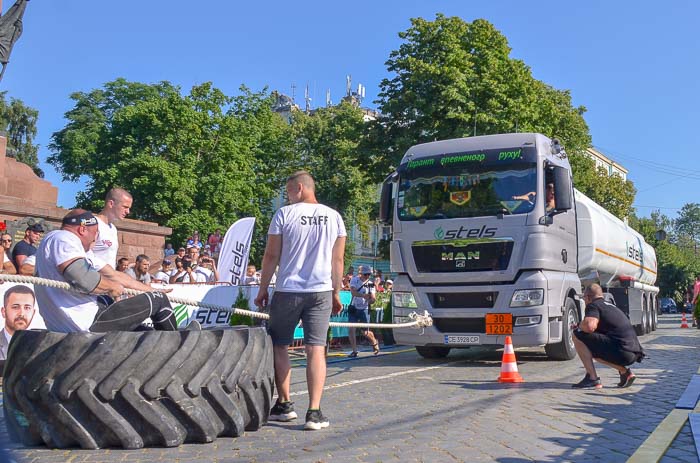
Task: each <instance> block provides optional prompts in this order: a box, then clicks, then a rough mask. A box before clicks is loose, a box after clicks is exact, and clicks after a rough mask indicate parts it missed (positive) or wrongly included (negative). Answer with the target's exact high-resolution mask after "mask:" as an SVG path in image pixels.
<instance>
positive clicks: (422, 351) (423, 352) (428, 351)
mask: <svg viewBox="0 0 700 463" xmlns="http://www.w3.org/2000/svg"><path fill="white" fill-rule="evenodd" d="M416 352H418V354H419V355H420V356H421V357H423V358H426V359H442V358H445V357H447V354H449V353H450V348H449V347H442V346H416Z"/></svg>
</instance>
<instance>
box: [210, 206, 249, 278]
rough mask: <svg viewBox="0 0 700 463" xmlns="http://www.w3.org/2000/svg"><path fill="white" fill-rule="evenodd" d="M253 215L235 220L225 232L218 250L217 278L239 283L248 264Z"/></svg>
mask: <svg viewBox="0 0 700 463" xmlns="http://www.w3.org/2000/svg"><path fill="white" fill-rule="evenodd" d="M254 226H255V217H246V218H243V219H240V220H237V221H236V223H234V224H233V225H231V227H230V228H229V229H228V231H227V232H226V235H225V236H224V240H223V242H222V244H221V251H219V264H218V267H219V278H220V280H221V281H225V282H226V283H231V284H232V285H234V286H236V285H239V284H241V282H242V279H243V277H244V276H245V271H246V267H247V266H248V254H249V252H250V240H251V239H252V238H253V228H254Z"/></svg>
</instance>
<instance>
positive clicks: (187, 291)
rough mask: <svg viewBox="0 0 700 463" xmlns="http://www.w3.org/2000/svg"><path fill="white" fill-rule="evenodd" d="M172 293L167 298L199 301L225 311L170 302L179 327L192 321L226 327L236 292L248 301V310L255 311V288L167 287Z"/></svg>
mask: <svg viewBox="0 0 700 463" xmlns="http://www.w3.org/2000/svg"><path fill="white" fill-rule="evenodd" d="M167 287H168V288H172V292H170V293H168V296H171V297H173V298H182V299H189V300H192V301H201V302H204V303H207V304H212V305H216V306H219V307H224V308H226V309H225V310H217V309H206V308H204V307H198V306H191V305H185V304H180V303H179V302H172V301H171V304H172V306H173V311H174V312H175V318H176V320H177V325H178V326H179V327H184V326H187V324H188V323H189V322H190V321H192V320H197V321H198V322H199V323H201V324H202V326H222V325H228V321H229V318H231V307H232V306H233V303H234V301H235V300H236V298H237V297H238V292H239V291H241V292H242V293H243V297H245V298H246V299H247V300H248V306H249V307H250V308H249V309H248V310H252V311H256V310H257V308H256V307H255V304H254V303H253V301H254V300H255V297H256V296H257V295H258V287H257V286H229V285H215V286H212V285H177V284H175V285H168V286H167Z"/></svg>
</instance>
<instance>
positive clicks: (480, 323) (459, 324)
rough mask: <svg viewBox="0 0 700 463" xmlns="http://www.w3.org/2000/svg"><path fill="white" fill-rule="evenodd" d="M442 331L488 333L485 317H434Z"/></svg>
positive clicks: (434, 322)
mask: <svg viewBox="0 0 700 463" xmlns="http://www.w3.org/2000/svg"><path fill="white" fill-rule="evenodd" d="M433 326H434V327H435V328H437V329H438V331H440V332H441V333H486V319H485V318H433Z"/></svg>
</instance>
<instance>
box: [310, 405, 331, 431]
mask: <svg viewBox="0 0 700 463" xmlns="http://www.w3.org/2000/svg"><path fill="white" fill-rule="evenodd" d="M330 425H331V423H330V421H328V418H326V417H325V416H323V413H321V410H320V409H319V410H309V411H308V412H306V424H305V425H304V429H306V430H307V431H318V430H319V429H323V428H327V427H328V426H330Z"/></svg>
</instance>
